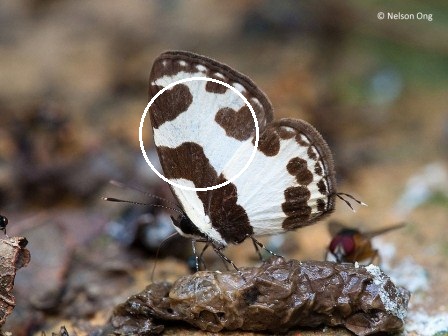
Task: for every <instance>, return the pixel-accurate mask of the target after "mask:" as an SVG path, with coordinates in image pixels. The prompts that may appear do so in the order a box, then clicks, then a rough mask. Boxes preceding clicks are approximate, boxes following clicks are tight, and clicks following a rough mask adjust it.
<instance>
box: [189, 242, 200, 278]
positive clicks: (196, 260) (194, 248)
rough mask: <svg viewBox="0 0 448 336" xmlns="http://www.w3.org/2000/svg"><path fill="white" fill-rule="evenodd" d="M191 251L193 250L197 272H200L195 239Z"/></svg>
mask: <svg viewBox="0 0 448 336" xmlns="http://www.w3.org/2000/svg"><path fill="white" fill-rule="evenodd" d="M191 249H192V250H193V254H194V260H195V262H196V272H199V258H198V255H197V253H196V240H194V239H192V240H191Z"/></svg>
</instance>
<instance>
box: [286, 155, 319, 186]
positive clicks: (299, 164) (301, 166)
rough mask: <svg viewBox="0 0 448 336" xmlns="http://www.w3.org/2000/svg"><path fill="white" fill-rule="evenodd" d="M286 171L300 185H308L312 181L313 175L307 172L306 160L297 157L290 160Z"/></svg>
mask: <svg viewBox="0 0 448 336" xmlns="http://www.w3.org/2000/svg"><path fill="white" fill-rule="evenodd" d="M286 169H287V170H288V172H289V173H290V174H291V175H294V176H295V177H296V180H297V182H298V183H299V184H301V185H308V184H310V183H311V182H312V181H313V174H312V173H311V172H310V171H309V170H308V166H307V164H306V160H304V159H301V158H299V157H295V158H292V159H291V160H289V162H288V164H287V165H286Z"/></svg>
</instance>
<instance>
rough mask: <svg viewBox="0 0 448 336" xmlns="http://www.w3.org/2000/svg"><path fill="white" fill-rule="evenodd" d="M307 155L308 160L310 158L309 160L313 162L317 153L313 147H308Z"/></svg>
mask: <svg viewBox="0 0 448 336" xmlns="http://www.w3.org/2000/svg"><path fill="white" fill-rule="evenodd" d="M307 154H308V156H309V158H310V159H311V160H314V161H316V160H317V152H316V150H315V149H314V147H313V146H309V147H308V151H307Z"/></svg>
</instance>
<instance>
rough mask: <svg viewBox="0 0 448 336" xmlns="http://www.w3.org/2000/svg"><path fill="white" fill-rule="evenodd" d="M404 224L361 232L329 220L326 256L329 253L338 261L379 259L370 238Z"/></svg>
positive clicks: (371, 260) (369, 261) (352, 261)
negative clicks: (329, 239) (328, 242)
mask: <svg viewBox="0 0 448 336" xmlns="http://www.w3.org/2000/svg"><path fill="white" fill-rule="evenodd" d="M404 225H405V224H403V223H402V224H397V225H392V226H388V227H385V228H382V229H378V230H375V231H370V232H361V231H359V230H357V229H353V228H350V227H347V226H344V225H342V224H341V223H339V222H336V221H331V222H330V223H329V224H328V230H329V231H330V234H331V237H332V240H331V242H330V245H329V246H328V251H327V255H326V257H328V253H331V254H332V255H333V256H334V257H335V258H336V261H337V262H339V263H342V262H350V263H354V262H362V261H368V263H372V262H374V261H375V259H379V255H378V250H376V249H374V248H373V246H372V241H371V240H372V238H373V237H376V236H378V235H381V234H383V233H386V232H389V231H392V230H396V229H399V228H402V227H404ZM325 259H327V258H325ZM377 261H379V260H377Z"/></svg>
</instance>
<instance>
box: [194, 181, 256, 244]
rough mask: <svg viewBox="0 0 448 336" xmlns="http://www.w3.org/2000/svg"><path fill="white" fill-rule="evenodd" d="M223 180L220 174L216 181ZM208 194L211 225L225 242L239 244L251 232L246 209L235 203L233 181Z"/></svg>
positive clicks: (235, 190) (235, 194) (235, 192)
mask: <svg viewBox="0 0 448 336" xmlns="http://www.w3.org/2000/svg"><path fill="white" fill-rule="evenodd" d="M224 182H226V179H225V178H224V177H223V176H222V175H221V176H220V177H219V179H218V183H219V184H221V183H224ZM198 193H201V192H198ZM207 193H208V192H207ZM210 195H211V198H210V206H209V209H208V210H209V211H208V215H209V216H210V219H211V221H212V225H213V227H214V228H215V229H216V230H217V231H218V232H219V233H220V235H221V237H222V238H223V239H224V240H225V241H226V242H227V243H233V244H239V243H241V242H242V241H243V240H244V239H246V238H247V237H248V236H250V235H252V234H253V228H252V226H251V225H250V223H249V217H248V216H247V213H246V211H245V210H244V208H243V207H242V206H240V205H238V204H237V201H238V192H237V189H236V186H235V185H234V184H233V183H230V184H228V185H226V186H224V187H221V188H219V189H216V190H213V192H211V193H210Z"/></svg>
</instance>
